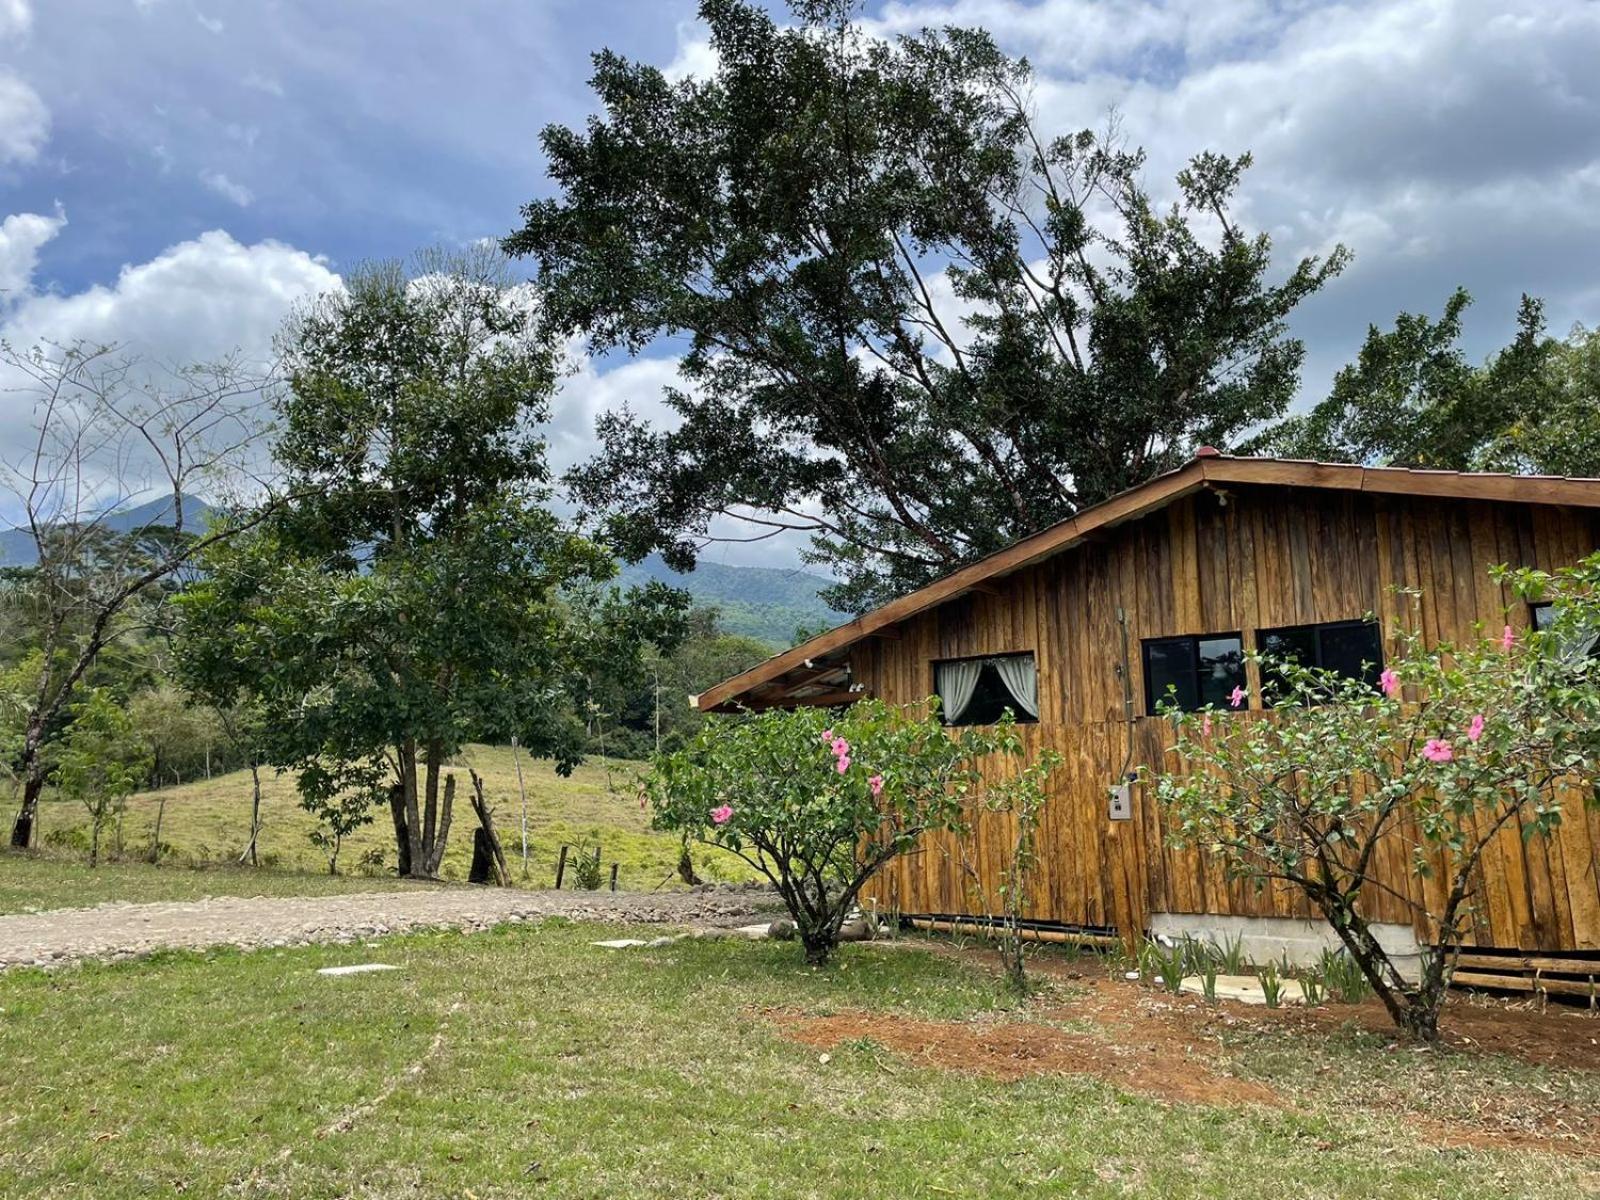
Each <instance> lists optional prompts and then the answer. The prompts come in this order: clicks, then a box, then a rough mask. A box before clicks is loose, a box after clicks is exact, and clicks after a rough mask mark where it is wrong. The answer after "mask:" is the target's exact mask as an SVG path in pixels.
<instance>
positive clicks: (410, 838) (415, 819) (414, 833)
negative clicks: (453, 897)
mask: <svg viewBox="0 0 1600 1200" xmlns="http://www.w3.org/2000/svg"><path fill="white" fill-rule="evenodd" d="M400 788H401V795H402V797H403V798H404V800H405V814H406V854H405V863H406V869H405V871H404V874H406V875H412V876H415V875H416V874H417V873H419V872H420V873H421V874H422V875H423V876H426V875H427V871H428V857H427V852H426V849H425V847H424V846H423V844H422V814H421V813H420V812H419V811H418V806H417V743H416V741H415V740H414V739H412V738H407V739H406V740H405V741H404V742H402V743H401V745H400Z"/></svg>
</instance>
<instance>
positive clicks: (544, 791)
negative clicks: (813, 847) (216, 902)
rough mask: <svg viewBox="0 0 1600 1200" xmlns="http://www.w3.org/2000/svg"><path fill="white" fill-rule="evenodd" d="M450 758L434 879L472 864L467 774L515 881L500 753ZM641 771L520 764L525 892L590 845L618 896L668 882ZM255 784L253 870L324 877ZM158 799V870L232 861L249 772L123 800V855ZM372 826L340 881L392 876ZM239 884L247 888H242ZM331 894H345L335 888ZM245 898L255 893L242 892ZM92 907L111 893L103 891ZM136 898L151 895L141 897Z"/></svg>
mask: <svg viewBox="0 0 1600 1200" xmlns="http://www.w3.org/2000/svg"><path fill="white" fill-rule="evenodd" d="M458 761H459V765H458V766H456V767H455V768H454V773H455V774H456V775H457V776H458V777H459V780H458V783H457V796H456V806H455V819H454V823H453V825H452V827H451V834H450V847H449V849H448V850H447V851H446V853H445V858H444V863H443V865H442V867H441V870H440V874H441V875H442V876H443V877H444V878H446V879H465V878H466V877H467V868H468V867H469V866H470V864H471V860H472V830H473V827H474V826H475V825H476V823H477V822H476V818H475V817H474V816H473V813H472V808H471V806H470V805H469V804H468V802H467V795H468V792H469V789H470V787H471V784H470V781H469V779H468V776H467V768H468V767H472V768H475V769H476V770H477V771H478V773H479V774H480V775H482V776H483V778H484V784H485V788H486V790H487V792H488V796H489V802H490V804H491V806H492V807H493V808H494V810H495V826H496V828H497V829H498V830H499V833H500V840H501V842H502V844H503V845H504V847H505V851H506V858H507V860H508V861H509V862H510V863H511V868H512V874H513V876H514V877H520V875H521V858H522V835H521V814H520V801H519V798H518V792H517V778H516V773H515V767H514V765H513V762H512V757H511V751H510V749H509V748H507V747H500V746H469V747H467V749H466V750H465V751H464V752H463V753H462V755H461V756H460V759H459V760H458ZM641 769H642V766H641V764H639V763H631V762H621V763H613V764H611V767H610V769H609V770H607V769H606V768H604V767H602V766H601V765H599V764H598V763H595V762H590V763H586V764H584V765H583V766H581V767H579V768H578V769H577V770H576V771H574V772H573V773H572V775H571V776H570V777H568V778H562V777H561V776H559V775H557V774H556V773H555V771H554V770H553V769H552V768H551V766H550V764H549V763H548V762H534V761H530V760H529V759H528V758H527V757H526V756H524V757H523V759H522V770H523V778H524V780H525V781H526V784H527V789H528V860H529V872H528V878H527V883H528V886H530V887H549V886H550V885H551V884H552V883H553V882H554V881H555V865H556V857H557V854H558V853H559V850H560V847H561V845H562V844H563V843H565V844H568V845H572V846H578V845H584V846H587V847H588V848H589V849H590V851H591V852H592V850H593V848H594V847H595V846H599V847H600V851H601V859H602V862H603V863H604V868H605V873H606V874H607V876H609V873H610V865H611V864H612V863H613V862H616V863H619V864H620V867H621V869H620V871H619V874H618V885H619V886H620V887H622V888H624V889H646V890H647V889H650V888H653V887H655V886H657V885H658V884H660V883H661V882H662V880H664V879H673V880H675V879H676V876H675V875H674V868H675V867H676V865H677V861H678V842H677V839H676V838H674V837H671V836H670V835H665V834H660V833H654V832H652V831H651V830H650V818H649V814H648V813H647V812H645V811H644V810H643V809H641V807H640V805H639V799H638V795H637V790H636V787H635V785H634V782H633V781H634V779H635V777H636V775H637V774H638V772H639V771H640V770H641ZM262 781H263V785H264V786H263V799H262V805H261V810H262V822H263V828H262V832H261V840H260V843H259V848H260V852H261V856H262V861H263V863H264V864H265V865H268V866H272V867H275V868H281V869H283V870H286V871H290V872H296V873H310V874H323V875H326V873H327V860H326V859H325V858H324V857H323V856H322V853H321V852H320V851H319V850H318V849H317V848H316V847H315V846H313V845H312V844H311V842H310V839H309V838H308V836H307V834H308V833H309V832H310V830H311V829H312V828H314V824H315V823H314V822H313V821H312V819H311V817H310V816H309V815H308V814H307V813H306V812H305V811H304V810H303V809H302V808H301V807H300V805H299V802H298V797H297V794H296V792H295V789H294V781H293V779H292V777H290V776H276V775H274V774H273V773H272V772H271V771H264V772H263V773H262ZM163 801H165V806H166V807H165V811H164V814H163V815H162V819H161V841H162V845H163V847H164V854H163V861H165V862H169V863H177V864H190V865H193V864H207V865H212V864H227V863H232V862H234V861H235V860H237V859H238V857H239V852H240V851H241V850H242V849H243V847H244V845H245V843H246V841H247V840H248V839H249V832H250V774H249V772H248V771H235V772H233V773H231V774H227V775H219V776H217V777H216V778H214V779H203V780H198V781H196V782H193V783H186V784H182V785H180V786H176V787H168V788H163V789H161V790H160V791H156V792H143V793H141V794H139V795H137V796H134V797H133V798H131V799H130V800H129V802H128V810H127V814H126V816H125V818H124V821H123V832H122V837H123V845H124V848H125V851H126V852H127V854H128V855H130V856H143V854H144V853H145V852H146V851H147V850H148V849H149V846H150V842H151V839H152V836H153V834H154V830H155V821H156V814H157V812H158V810H160V808H161V805H162V802H163ZM40 814H41V815H40V826H39V831H38V833H37V834H36V839H37V841H38V843H39V844H40V845H41V846H43V847H44V848H45V849H46V850H47V851H49V850H50V849H51V848H52V847H55V848H57V849H62V850H70V851H71V853H72V854H74V855H75V856H79V855H81V854H82V851H80V850H78V849H75V848H74V847H76V846H78V845H79V844H80V843H81V845H82V846H83V847H87V844H88V843H87V840H86V839H87V831H88V818H87V815H86V814H85V812H84V811H83V809H82V807H81V806H79V805H77V804H75V803H72V802H69V801H62V800H56V799H52V798H49V797H48V795H47V797H46V799H45V800H44V801H43V802H42V803H41V806H40ZM373 818H374V819H373V822H372V824H370V825H367V826H366V827H364V828H362V829H361V830H359V831H357V833H356V834H355V835H353V836H352V837H351V838H350V839H348V841H347V842H346V844H345V846H344V848H343V850H342V851H341V853H340V856H339V866H340V870H341V871H342V872H345V873H348V874H351V875H363V874H364V875H369V876H373V877H376V878H378V879H379V880H381V879H382V876H383V872H384V871H385V870H388V871H390V872H392V871H393V869H394V829H393V826H392V825H391V824H390V821H389V813H388V810H387V808H382V809H375V810H374V811H373ZM108 837H109V834H108ZM369 852H370V853H373V854H376V855H379V856H380V857H381V865H380V864H377V863H373V864H369V865H367V866H363V865H362V858H363V856H364V855H367V854H368V853H369ZM696 855H697V858H696V861H697V863H698V864H699V869H700V873H701V875H703V876H704V877H706V878H708V879H730V880H740V879H747V878H749V877H750V872H749V870H748V868H746V867H745V866H744V864H743V863H741V862H740V861H739V860H738V859H736V858H734V857H733V856H732V855H729V854H725V853H722V852H720V851H712V850H697V852H696ZM9 873H10V872H9V869H0V889H4V888H5V886H6V875H7V874H9ZM126 878H128V879H129V880H130V882H131V881H133V880H134V879H136V878H138V877H137V876H136V875H134V874H129V875H128V876H126ZM154 878H155V879H160V878H161V876H156V877H154ZM206 878H207V880H208V881H209V882H204V883H198V884H196V885H195V886H196V888H197V889H198V890H197V891H195V893H194V894H196V895H203V894H206V892H207V890H208V889H212V892H211V894H218V895H220V894H231V892H232V889H231V888H228V887H226V886H223V887H221V889H220V890H216V889H215V888H213V883H214V882H215V881H216V880H217V878H218V877H217V876H215V875H212V874H211V873H209V872H208V873H207V876H206ZM247 878H254V876H247ZM369 882H370V880H369ZM569 882H570V881H569ZM239 886H240V887H241V888H246V889H248V885H247V884H244V883H241V884H240V885H239ZM336 886H339V888H340V890H346V889H345V887H344V886H343V885H336ZM363 886H365V885H363ZM259 890H266V891H270V890H272V888H271V887H270V886H269V887H266V888H262V889H259ZM294 890H301V891H306V892H310V891H313V890H318V889H316V888H315V886H314V885H310V886H307V887H305V888H301V887H299V886H298V885H296V886H295V889H294ZM97 894H98V892H97ZM188 894H189V893H188V892H186V891H180V892H178V893H174V894H171V895H172V898H182V897H184V896H186V895H188ZM245 894H250V895H255V894H257V892H251V891H248V890H246V892H245ZM4 897H5V892H4V890H0V903H4V902H5V900H4ZM99 898H101V899H106V898H110V899H116V898H120V896H119V894H117V893H114V892H113V893H110V894H109V895H104V896H99ZM127 898H129V899H132V898H134V897H132V896H129V897H127ZM140 898H143V899H156V898H161V896H160V895H158V894H156V893H147V894H144V895H142V896H141V897H140ZM91 902H92V901H91Z"/></svg>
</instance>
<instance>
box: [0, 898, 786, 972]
mask: <svg viewBox="0 0 1600 1200" xmlns="http://www.w3.org/2000/svg"><path fill="white" fill-rule="evenodd" d="M771 904H772V898H771V897H770V896H769V895H767V894H766V893H764V892H762V891H759V890H754V889H749V888H728V889H722V888H717V889H697V890H695V891H690V892H665V893H662V892H650V893H632V892H528V891H519V890H515V889H497V888H494V889H492V888H469V887H440V888H438V889H437V890H426V891H407V892H358V893H354V894H351V895H345V896H293V897H285V896H256V897H251V898H241V897H214V898H208V899H205V900H193V901H163V902H160V903H156V904H128V903H125V902H116V903H111V904H100V905H96V906H95V907H93V908H68V909H58V910H56V911H54V912H41V913H20V914H16V915H11V916H0V969H4V968H6V967H15V966H43V967H50V966H61V965H64V964H66V963H69V962H73V961H75V960H78V959H84V958H94V959H107V960H111V961H113V962H121V961H125V960H127V959H130V958H136V957H139V956H140V955H144V954H148V953H150V952H151V951H153V950H165V949H203V948H205V947H208V946H237V947H240V948H246V949H248V948H254V947H260V946H296V945H305V944H309V943H313V942H334V943H348V942H353V941H357V940H360V939H364V938H371V937H377V936H381V935H383V934H387V933H404V932H406V931H408V930H416V929H439V928H448V929H463V930H469V931H470V930H477V929H488V928H490V927H491V926H494V925H500V924H504V923H506V922H508V921H536V920H538V919H539V918H541V917H570V918H573V919H575V920H585V921H613V922H626V923H629V924H652V925H653V924H671V925H694V926H712V927H719V928H728V927H733V926H738V925H743V924H746V923H748V922H749V921H750V920H751V918H752V917H755V916H758V915H760V914H762V913H763V912H765V911H767V910H769V909H770V906H771Z"/></svg>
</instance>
